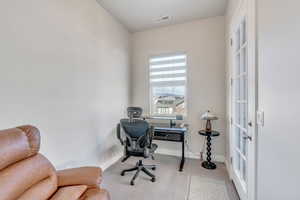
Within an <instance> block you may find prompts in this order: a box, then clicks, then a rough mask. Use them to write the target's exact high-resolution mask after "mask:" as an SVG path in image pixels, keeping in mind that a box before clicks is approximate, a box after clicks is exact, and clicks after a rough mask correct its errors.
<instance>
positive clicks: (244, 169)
mask: <svg viewBox="0 0 300 200" xmlns="http://www.w3.org/2000/svg"><path fill="white" fill-rule="evenodd" d="M242 163H243V164H242V170H241V171H242V178H243V180H244V181H245V182H247V164H246V161H245V160H243V162H242Z"/></svg>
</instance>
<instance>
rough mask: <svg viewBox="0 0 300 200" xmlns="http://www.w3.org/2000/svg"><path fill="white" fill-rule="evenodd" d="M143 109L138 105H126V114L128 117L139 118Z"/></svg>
mask: <svg viewBox="0 0 300 200" xmlns="http://www.w3.org/2000/svg"><path fill="white" fill-rule="evenodd" d="M142 113H143V109H142V108H140V107H128V108H127V115H128V117H129V119H133V118H140V117H141V116H142Z"/></svg>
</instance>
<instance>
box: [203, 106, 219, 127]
mask: <svg viewBox="0 0 300 200" xmlns="http://www.w3.org/2000/svg"><path fill="white" fill-rule="evenodd" d="M201 119H202V120H207V121H206V128H205V131H206V132H211V130H212V128H211V121H212V120H217V119H218V117H217V116H216V115H214V114H212V113H211V112H210V111H209V110H208V111H207V112H205V113H204V114H203V115H202V116H201Z"/></svg>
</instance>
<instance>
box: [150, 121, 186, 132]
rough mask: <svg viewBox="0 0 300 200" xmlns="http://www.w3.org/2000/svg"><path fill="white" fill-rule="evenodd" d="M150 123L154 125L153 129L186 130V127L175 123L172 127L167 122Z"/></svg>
mask: <svg viewBox="0 0 300 200" xmlns="http://www.w3.org/2000/svg"><path fill="white" fill-rule="evenodd" d="M151 125H152V126H153V127H154V130H162V131H178V132H186V131H187V128H186V127H181V126H180V125H176V126H174V127H170V125H169V124H163V123H151Z"/></svg>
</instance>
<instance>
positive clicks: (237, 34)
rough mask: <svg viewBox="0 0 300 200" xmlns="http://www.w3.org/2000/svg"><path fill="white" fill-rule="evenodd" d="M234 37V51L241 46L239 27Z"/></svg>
mask: <svg viewBox="0 0 300 200" xmlns="http://www.w3.org/2000/svg"><path fill="white" fill-rule="evenodd" d="M235 37H236V39H235V44H236V46H235V49H236V51H238V50H239V49H240V47H241V34H240V29H239V30H238V31H237V32H236V35H235Z"/></svg>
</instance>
